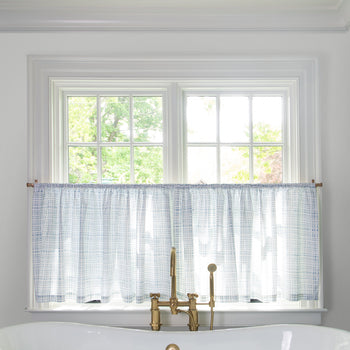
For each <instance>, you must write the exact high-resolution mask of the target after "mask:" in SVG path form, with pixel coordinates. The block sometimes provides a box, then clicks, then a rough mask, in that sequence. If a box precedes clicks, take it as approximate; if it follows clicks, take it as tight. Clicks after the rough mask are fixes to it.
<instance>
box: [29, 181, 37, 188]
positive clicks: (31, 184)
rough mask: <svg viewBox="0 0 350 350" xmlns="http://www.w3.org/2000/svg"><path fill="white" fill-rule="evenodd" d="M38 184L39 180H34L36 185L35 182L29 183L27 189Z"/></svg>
mask: <svg viewBox="0 0 350 350" xmlns="http://www.w3.org/2000/svg"><path fill="white" fill-rule="evenodd" d="M37 183H38V180H34V183H33V182H27V187H34V184H37Z"/></svg>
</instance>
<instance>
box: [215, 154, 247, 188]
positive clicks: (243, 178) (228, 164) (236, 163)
mask: <svg viewBox="0 0 350 350" xmlns="http://www.w3.org/2000/svg"><path fill="white" fill-rule="evenodd" d="M248 182H249V148H248V147H221V183H248Z"/></svg>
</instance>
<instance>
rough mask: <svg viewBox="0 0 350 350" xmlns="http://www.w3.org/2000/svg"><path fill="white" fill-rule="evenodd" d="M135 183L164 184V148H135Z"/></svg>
mask: <svg viewBox="0 0 350 350" xmlns="http://www.w3.org/2000/svg"><path fill="white" fill-rule="evenodd" d="M134 174H135V183H151V184H152V183H154V184H156V183H162V182H163V149H162V147H135V149H134Z"/></svg>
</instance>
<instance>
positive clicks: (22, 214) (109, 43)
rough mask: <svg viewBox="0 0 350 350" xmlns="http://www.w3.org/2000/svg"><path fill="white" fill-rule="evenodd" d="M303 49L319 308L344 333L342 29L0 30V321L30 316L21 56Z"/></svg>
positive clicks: (347, 258)
mask: <svg viewBox="0 0 350 350" xmlns="http://www.w3.org/2000/svg"><path fill="white" fill-rule="evenodd" d="M42 54H48V55H79V56H81V55H90V56H104V55H108V56H114V55H122V56H132V55H138V56H145V55H147V56H152V57H153V56H156V57H157V56H159V55H161V56H175V57H179V56H181V55H192V56H193V55H198V56H201V55H206V56H210V55H213V56H220V55H225V56H231V57H237V56H239V57H242V56H250V57H251V56H254V55H256V56H259V57H261V56H271V55H275V56H279V57H280V56H304V57H305V56H307V57H317V58H318V59H319V65H320V106H319V110H320V119H321V123H322V125H321V127H322V129H321V143H322V154H323V157H322V171H323V179H322V180H323V182H324V187H323V189H322V191H323V214H324V215H323V246H324V284H325V291H324V293H325V307H326V308H328V310H329V311H328V313H327V314H326V315H325V316H324V319H323V323H324V324H325V325H327V326H332V327H337V328H342V329H347V330H350V300H349V297H350V273H349V269H350V252H349V247H350V232H349V231H350V229H349V228H350V205H349V204H348V203H347V194H350V190H349V187H348V185H347V183H346V180H347V174H348V173H350V161H349V156H348V150H349V149H350V137H349V131H350V67H349V66H350V33H349V32H348V33H343V32H339V33H325V32H323V33H301V32H299V33H298V32H295V33H292V32H281V33H272V32H261V33H248V32H246V33H238V32H231V33H230V32H215V33H210V32H203V33H200V32H197V33H195V32H192V33H191V32H188V33H184V32H178V33H171V32H158V33H157V32H114V33H113V32H109V33H102V32H101V33H47V34H45V33H23V34H21V33H17V34H11V33H1V34H0V107H1V108H0V118H1V124H0V125H1V127H0V164H1V169H2V171H1V173H0V183H1V187H2V188H1V190H2V192H1V195H0V277H1V289H0V326H4V325H10V324H15V323H20V322H26V321H29V320H31V315H30V314H29V313H27V312H25V310H24V308H25V306H26V305H27V293H28V277H27V275H28V267H27V266H28V248H27V246H28V237H27V223H26V222H27V191H30V189H27V188H26V186H25V183H26V181H27V178H26V169H27V163H26V162H27V150H26V147H27V144H26V142H27V141H26V140H27V129H26V118H27V67H26V58H27V55H42Z"/></svg>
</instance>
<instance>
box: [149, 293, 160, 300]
mask: <svg viewBox="0 0 350 350" xmlns="http://www.w3.org/2000/svg"><path fill="white" fill-rule="evenodd" d="M149 296H150V297H151V298H152V299H159V298H160V293H150V294H149Z"/></svg>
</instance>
